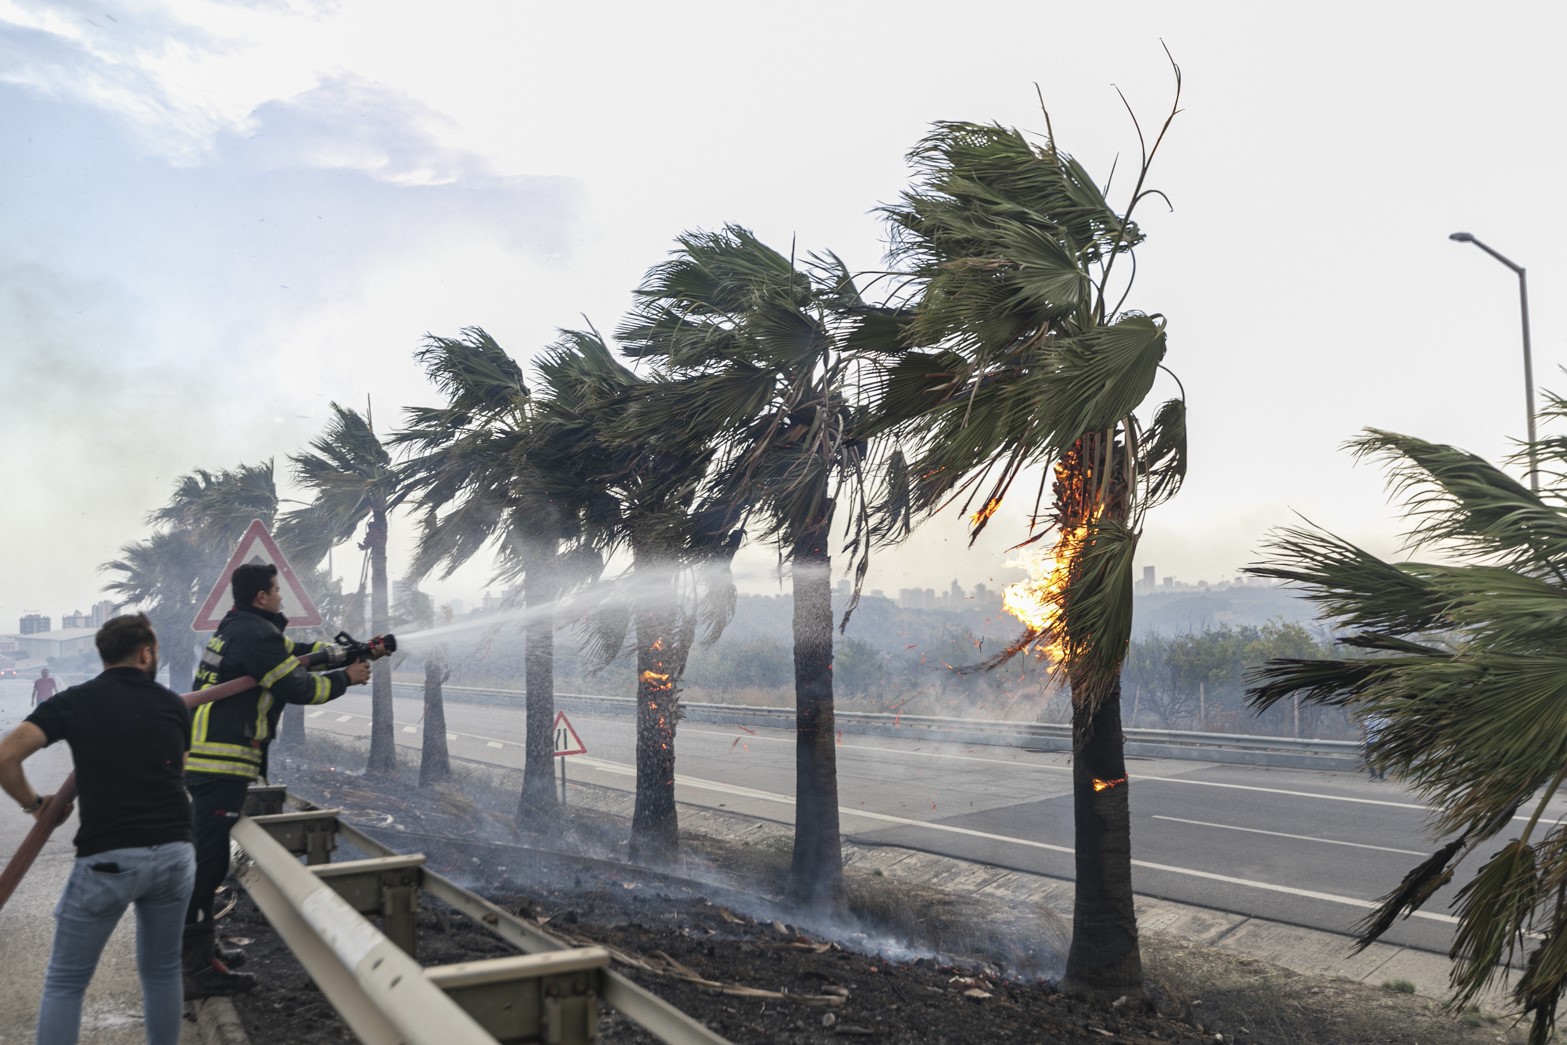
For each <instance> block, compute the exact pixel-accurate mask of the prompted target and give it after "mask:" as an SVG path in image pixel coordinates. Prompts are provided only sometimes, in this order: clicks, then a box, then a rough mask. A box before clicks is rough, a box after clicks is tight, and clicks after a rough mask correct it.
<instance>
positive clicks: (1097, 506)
mask: <svg viewBox="0 0 1567 1045" xmlns="http://www.w3.org/2000/svg"><path fill="white" fill-rule="evenodd" d="M1179 83H1180V78H1179V70H1178V69H1177V70H1176V85H1177V91H1176V94H1177V101H1178V100H1179ZM1174 112H1175V110H1174V108H1173V107H1172V111H1171V114H1170V116H1171V118H1173V116H1174ZM1168 127H1169V120H1168V119H1167V120H1166V121H1165V124H1164V126H1163V128H1161V130H1160V132H1159V136H1158V138H1156V139H1155V140H1154V142H1153V143H1152V145H1151V146H1148V145H1145V147H1144V152H1143V155H1142V164H1141V168H1140V170H1139V172H1138V174H1137V183H1136V186H1135V187H1134V188H1133V190H1132V194H1131V200H1130V203H1129V204H1128V205H1127V207H1126V208H1125V210H1123V211H1120V212H1118V211H1116V210H1115V209H1114V208H1113V207H1111V206H1110V204H1109V203H1108V202H1107V201H1106V199H1105V196H1104V194H1103V192H1102V191H1101V190H1100V189H1099V188H1098V187H1097V186H1096V185H1095V183H1094V181H1093V180H1092V179H1091V178H1090V177H1089V176H1088V173H1087V172H1086V171H1085V170H1084V169H1083V167H1082V166H1081V165H1080V164H1079V163H1078V162H1077V161H1075V160H1073V159H1072V158H1071V157H1069V156H1067V155H1066V154H1065V153H1063V152H1061V151H1060V150H1059V149H1058V148H1057V147H1056V144H1055V142H1054V140H1053V139H1050V138H1048V137H1047V138H1046V140H1045V142H1044V144H1043V145H1041V146H1036V145H1034V144H1032V143H1031V142H1030V141H1029V140H1028V138H1026V137H1025V136H1024V135H1023V134H1022V133H1020V132H1018V131H1016V130H1011V129H1007V128H1003V127H999V126H994V125H979V124H971V123H940V124H937V125H936V126H935V127H934V129H933V130H932V132H931V133H930V135H929V136H928V137H927V138H926V139H925V140H924V141H923V142H921V143H920V144H919V146H917V147H916V148H915V150H914V151H913V153H912V154H911V156H910V160H911V162H912V163H913V164H914V166H915V167H916V169H917V171H918V176H917V180H916V183H915V185H914V187H913V188H911V189H910V190H909V191H908V192H906V193H905V194H904V197H903V199H902V201H901V202H900V203H899V204H898V205H896V206H893V207H890V208H888V210H887V214H888V217H889V218H890V220H891V222H892V225H893V227H894V230H895V233H894V234H895V250H894V254H895V256H896V257H898V258H900V259H902V260H903V261H904V262H906V263H907V264H908V265H909V266H910V267H911V269H912V277H913V280H914V287H915V289H916V290H917V296H916V297H915V299H914V300H913V302H912V315H911V316H910V317H909V318H907V320H906V321H905V322H904V324H903V327H902V331H901V336H902V338H903V340H904V342H905V343H906V344H908V345H911V346H916V347H917V350H911V351H909V352H908V353H907V354H906V355H905V356H904V357H903V358H902V359H901V360H900V361H899V362H898V364H897V366H896V367H894V369H893V371H892V373H891V375H890V377H889V379H888V381H887V384H886V389H885V396H884V399H883V401H882V403H881V409H882V411H883V413H884V419H883V423H884V424H886V425H887V426H889V427H892V428H894V429H895V430H896V431H897V432H898V433H899V434H900V435H901V436H902V438H903V439H904V440H906V441H907V442H908V443H909V444H911V449H910V455H911V456H910V459H909V460H908V461H907V462H904V461H903V460H902V459H901V458H900V459H899V460H897V461H895V462H894V465H895V467H894V469H893V473H894V475H895V477H896V479H897V480H898V481H901V482H907V483H908V484H909V486H910V497H911V502H910V504H909V508H911V509H912V510H914V511H916V512H920V513H927V514H928V513H930V512H934V511H936V510H938V509H940V508H942V507H944V506H945V505H947V504H949V503H952V502H954V501H961V502H962V503H963V510H964V511H965V512H968V511H971V510H972V516H971V520H972V521H971V534H972V535H973V536H977V535H978V534H979V533H980V532H981V531H982V530H983V529H984V527H985V525H986V523H987V522H988V521H989V520H990V518H991V517H992V516H993V515H994V513H995V511H996V510H997V508H998V507H999V506H1000V505H1001V503H1002V501H1003V500H1004V499H1005V498H1006V497H1007V496H1009V494H1010V493H1011V491H1012V489H1013V484H1014V483H1015V482H1016V481H1017V480H1018V479H1019V477H1020V476H1022V475H1023V474H1024V472H1025V470H1026V469H1029V468H1039V469H1041V471H1042V473H1043V477H1042V478H1041V480H1040V483H1039V486H1038V488H1037V489H1036V490H1035V491H1033V513H1032V515H1033V519H1034V523H1033V528H1032V531H1031V533H1030V535H1029V537H1028V539H1027V540H1026V541H1025V542H1024V543H1025V544H1027V543H1033V542H1035V541H1038V540H1040V539H1042V538H1043V537H1044V536H1045V535H1046V534H1047V533H1048V532H1049V531H1050V530H1051V529H1052V528H1053V529H1054V530H1055V531H1056V533H1057V535H1058V536H1057V543H1056V548H1055V562H1056V566H1055V568H1054V570H1053V571H1052V576H1051V577H1050V578H1048V581H1047V583H1045V584H1044V585H1043V588H1044V590H1043V591H1041V592H1040V593H1039V594H1040V595H1041V596H1042V600H1041V601H1042V602H1044V603H1047V604H1048V605H1047V606H1045V607H1043V608H1042V612H1041V613H1040V614H1039V615H1038V616H1036V617H1035V618H1034V619H1033V620H1032V621H1030V622H1027V623H1029V625H1030V627H1029V629H1028V631H1026V632H1025V635H1024V638H1023V640H1021V641H1020V642H1019V643H1018V644H1016V645H1015V646H1014V647H1013V648H1012V649H1011V650H1010V651H1007V653H1004V654H1003V655H1002V656H1001V658H998V660H999V659H1004V657H1005V656H1006V655H1009V654H1012V653H1016V652H1018V651H1019V650H1021V649H1023V648H1026V647H1029V646H1033V647H1035V648H1042V647H1043V648H1048V649H1049V651H1050V652H1051V654H1052V656H1053V657H1054V659H1055V660H1056V662H1057V663H1058V664H1059V665H1060V669H1061V670H1062V671H1063V672H1064V673H1065V676H1066V678H1067V680H1068V681H1069V682H1070V686H1071V694H1072V723H1073V738H1074V758H1073V773H1072V782H1073V818H1074V824H1075V832H1076V846H1075V851H1076V857H1075V861H1076V882H1077V888H1076V897H1075V903H1074V911H1073V931H1072V943H1071V948H1070V951H1069V953H1068V957H1067V968H1066V977H1065V980H1064V983H1065V984H1066V985H1067V986H1068V987H1069V988H1070V989H1074V990H1077V991H1080V992H1083V993H1087V994H1092V995H1108V996H1110V997H1117V996H1120V995H1125V994H1131V995H1134V996H1135V995H1137V994H1139V993H1140V992H1141V991H1142V963H1141V955H1140V951H1139V947H1138V940H1137V921H1136V915H1135V913H1134V911H1133V906H1132V881H1131V838H1130V810H1129V804H1128V793H1129V786H1128V784H1127V773H1126V763H1125V758H1124V755H1123V738H1122V732H1121V686H1120V669H1121V663H1122V660H1123V659H1124V657H1125V654H1126V648H1127V643H1128V639H1129V637H1130V633H1131V618H1132V562H1133V553H1134V551H1135V549H1136V545H1137V540H1138V537H1139V535H1140V533H1141V530H1142V523H1143V518H1144V513H1145V512H1146V511H1147V510H1148V509H1149V507H1151V506H1152V505H1153V504H1155V503H1157V502H1159V501H1161V500H1163V499H1165V498H1167V497H1169V496H1171V495H1172V494H1173V493H1174V492H1175V490H1176V489H1177V487H1178V486H1179V485H1180V482H1181V478H1182V476H1183V475H1184V471H1185V431H1184V429H1185V422H1184V416H1185V415H1184V407H1183V404H1182V402H1181V400H1179V399H1175V400H1171V401H1169V402H1166V403H1165V404H1163V405H1162V406H1161V407H1160V408H1159V409H1158V411H1157V412H1156V413H1155V415H1154V418H1153V421H1152V424H1149V425H1145V424H1144V423H1143V422H1141V421H1139V420H1138V418H1137V416H1136V415H1135V414H1134V411H1135V410H1136V409H1137V408H1138V407H1139V405H1140V404H1142V403H1143V401H1144V399H1145V398H1146V397H1147V396H1148V394H1149V392H1150V390H1151V389H1152V387H1153V384H1154V380H1155V377H1156V375H1157V373H1158V371H1159V370H1160V369H1161V366H1160V361H1161V360H1162V358H1163V356H1164V352H1165V323H1164V320H1163V318H1162V317H1160V316H1157V315H1144V314H1141V313H1136V312H1126V311H1123V310H1122V304H1123V303H1124V301H1125V296H1126V293H1127V289H1128V284H1129V280H1127V279H1118V278H1114V277H1120V276H1122V275H1123V274H1125V272H1126V269H1127V268H1128V266H1129V264H1130V262H1131V260H1132V258H1131V255H1132V252H1133V251H1134V249H1135V248H1136V247H1137V245H1138V244H1139V243H1140V242H1141V241H1142V238H1143V236H1142V232H1141V231H1140V230H1139V229H1138V227H1137V226H1136V225H1135V224H1134V223H1133V222H1132V220H1131V219H1132V212H1133V210H1134V209H1135V207H1136V205H1137V204H1138V203H1139V202H1140V201H1141V200H1142V199H1144V198H1146V197H1147V196H1148V195H1149V194H1150V191H1151V190H1147V189H1145V188H1144V182H1145V179H1146V177H1147V174H1148V170H1149V166H1150V164H1151V163H1152V160H1153V158H1154V155H1155V153H1156V152H1157V150H1158V147H1159V143H1160V142H1161V141H1162V140H1163V136H1164V133H1165V130H1167V129H1168ZM1139 135H1141V131H1140V130H1139ZM1123 256H1126V258H1127V265H1123V266H1122V268H1121V270H1120V271H1118V270H1117V268H1116V263H1117V262H1118V261H1119V260H1120V259H1121V258H1122V257H1123ZM1132 271H1135V269H1132ZM1052 465H1053V467H1050V466H1052ZM1047 492H1048V493H1049V495H1050V497H1051V503H1050V507H1049V508H1048V509H1046V510H1044V511H1042V510H1041V509H1042V508H1043V507H1044V504H1045V498H1046V495H1047Z"/></svg>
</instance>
